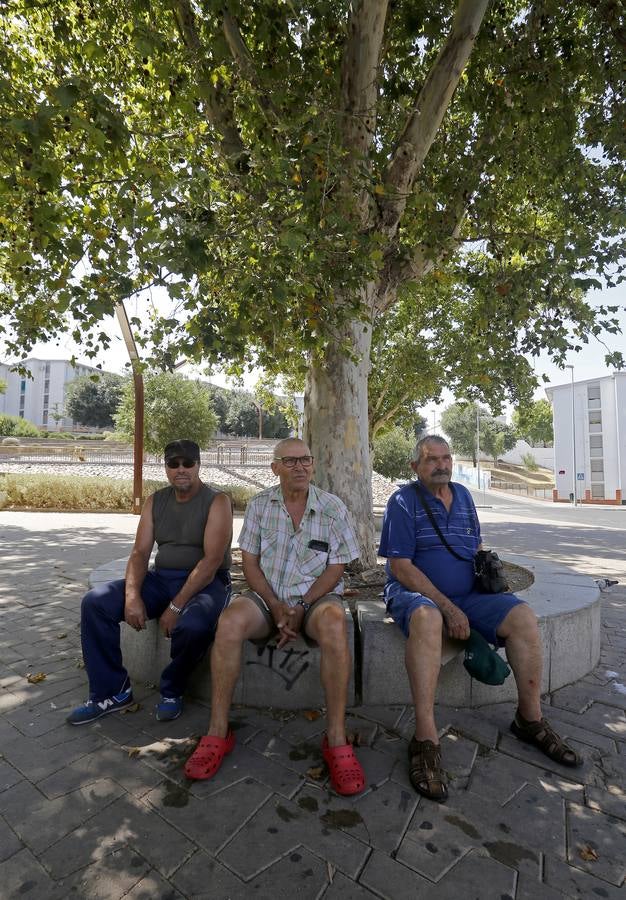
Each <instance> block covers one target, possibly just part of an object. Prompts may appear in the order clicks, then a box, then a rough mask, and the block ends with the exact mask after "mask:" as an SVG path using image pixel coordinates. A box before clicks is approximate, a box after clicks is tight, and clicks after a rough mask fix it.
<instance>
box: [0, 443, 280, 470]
mask: <svg viewBox="0 0 626 900" xmlns="http://www.w3.org/2000/svg"><path fill="white" fill-rule="evenodd" d="M201 458H202V464H203V465H205V466H224V467H227V468H228V467H230V466H269V464H270V463H271V461H272V458H273V451H272V449H271V448H269V447H263V446H261V447H256V446H254V445H252V446H250V445H248V444H218V445H217V446H215V447H209V448H208V449H207V450H203V451H202V453H201ZM2 460H6V461H7V462H30V463H53V464H54V463H93V464H99V465H132V463H133V450H132V447H130V446H126V445H120V444H118V445H115V444H107V443H104V442H102V443H100V442H98V443H96V442H91V441H89V442H87V441H85V442H84V443H82V444H81V443H80V442H79V441H68V442H65V443H60V442H59V443H57V442H55V443H54V444H49V443H48V442H47V441H42V442H41V443H37V444H30V443H29V444H23V445H20V446H17V445H12V444H0V462H2ZM144 462H146V463H156V464H161V463H162V462H163V457H162V456H161V455H160V454H150V453H147V454H145V456H144Z"/></svg>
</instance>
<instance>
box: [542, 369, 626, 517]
mask: <svg viewBox="0 0 626 900" xmlns="http://www.w3.org/2000/svg"><path fill="white" fill-rule="evenodd" d="M546 394H547V396H548V399H549V400H550V402H551V403H552V414H553V418H554V474H555V483H556V490H555V492H554V494H555V496H554V499H555V500H569V499H571V495H572V494H573V493H574V490H575V492H576V499H577V500H579V501H581V502H582V503H585V502H593V503H598V502H600V503H602V502H604V503H616V504H621V503H623V502H626V496H624V486H626V372H613V374H612V375H606V376H604V377H603V378H592V379H589V380H588V381H577V382H574V384H573V385H572V384H571V382H570V383H567V384H557V385H551V386H550V387H548V388H546ZM572 430H573V432H574V434H573V435H572ZM574 461H575V463H576V468H575V469H574ZM574 485H575V488H574ZM623 496H624V499H622V497H623Z"/></svg>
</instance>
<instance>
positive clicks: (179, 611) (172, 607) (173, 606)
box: [168, 603, 183, 615]
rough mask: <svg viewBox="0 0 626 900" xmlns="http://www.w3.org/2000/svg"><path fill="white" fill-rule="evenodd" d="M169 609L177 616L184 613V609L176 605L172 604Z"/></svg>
mask: <svg viewBox="0 0 626 900" xmlns="http://www.w3.org/2000/svg"><path fill="white" fill-rule="evenodd" d="M168 609H171V610H172V612H175V613H176V615H180V614H181V612H182V611H183V610H182V607H180V606H176V605H175V604H174V603H170V605H169V606H168Z"/></svg>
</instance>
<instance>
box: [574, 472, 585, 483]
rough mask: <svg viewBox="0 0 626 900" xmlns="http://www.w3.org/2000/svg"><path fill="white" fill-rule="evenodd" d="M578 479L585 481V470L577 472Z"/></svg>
mask: <svg viewBox="0 0 626 900" xmlns="http://www.w3.org/2000/svg"><path fill="white" fill-rule="evenodd" d="M576 479H577V481H584V480H585V473H584V472H577V473H576Z"/></svg>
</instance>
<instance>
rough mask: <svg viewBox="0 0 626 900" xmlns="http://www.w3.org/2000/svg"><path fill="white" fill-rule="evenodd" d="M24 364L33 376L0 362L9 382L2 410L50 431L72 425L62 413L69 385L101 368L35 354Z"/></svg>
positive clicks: (0, 374)
mask: <svg viewBox="0 0 626 900" xmlns="http://www.w3.org/2000/svg"><path fill="white" fill-rule="evenodd" d="M23 365H24V366H25V367H26V368H27V369H28V370H29V372H30V373H31V376H32V377H31V378H27V377H24V376H22V375H18V374H17V373H16V372H11V368H10V365H8V364H7V363H0V379H1V380H2V381H5V382H6V385H7V388H6V392H5V393H4V394H0V413H5V414H7V415H10V416H19V417H20V418H22V419H28V420H29V421H30V422H33V423H34V424H35V425H37V426H39V427H40V428H47V429H48V430H50V431H63V430H64V429H67V428H73V427H74V422H73V421H72V419H70V418H67V417H65V416H63V413H64V411H65V391H66V389H67V385H68V384H69V383H70V382H71V381H74V379H75V378H78V377H79V376H80V375H91V374H92V373H94V372H101V371H102V370H101V369H96V368H95V367H94V366H86V365H80V364H77V365H76V366H73V365H71V363H70V362H69V361H68V360H65V359H35V358H34V357H32V358H30V359H26V360H24V362H23ZM59 416H61V418H59Z"/></svg>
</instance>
